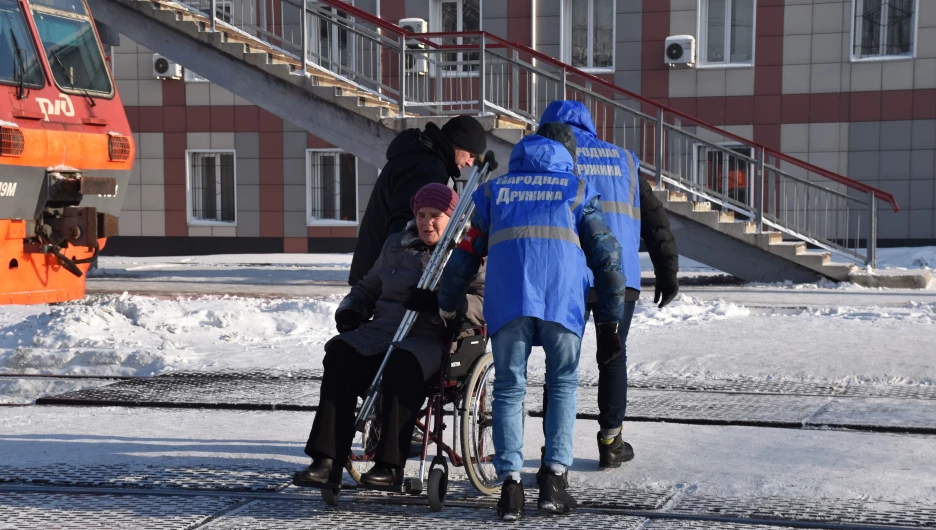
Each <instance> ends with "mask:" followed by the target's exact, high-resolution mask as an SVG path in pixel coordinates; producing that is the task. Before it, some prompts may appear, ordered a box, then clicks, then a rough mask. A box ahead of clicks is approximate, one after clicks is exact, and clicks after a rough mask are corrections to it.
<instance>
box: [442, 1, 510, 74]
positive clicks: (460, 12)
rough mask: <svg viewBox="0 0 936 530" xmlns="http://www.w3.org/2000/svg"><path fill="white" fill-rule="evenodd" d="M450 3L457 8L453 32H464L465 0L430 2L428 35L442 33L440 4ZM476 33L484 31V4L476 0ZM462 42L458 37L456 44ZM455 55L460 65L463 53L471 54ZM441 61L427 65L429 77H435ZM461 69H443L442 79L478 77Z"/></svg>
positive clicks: (460, 53) (461, 52)
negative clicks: (438, 63)
mask: <svg viewBox="0 0 936 530" xmlns="http://www.w3.org/2000/svg"><path fill="white" fill-rule="evenodd" d="M500 1H503V0H500ZM450 2H454V3H455V4H456V6H457V8H456V11H457V14H456V15H455V20H456V22H455V31H465V30H464V23H465V17H464V6H465V0H432V1H431V3H430V4H429V32H430V33H441V32H442V4H443V3H450ZM472 31H474V30H472ZM477 31H484V2H483V0H478V29H477ZM439 40H440V39H434V40H433V42H439ZM463 42H464V41H463V40H462V38H461V37H459V38H458V42H457V44H462V43H463ZM457 53H458V62H459V63H461V61H462V60H463V58H464V54H465V53H471V52H463V51H460V52H457ZM427 55H429V54H427ZM441 60H442V59H441V58H439V59H437V60H436V61H432V62H430V63H429V75H430V76H435V75H436V68H437V66H436V62H438V61H441ZM462 68H463V65H461V64H459V65H458V70H445V69H443V70H442V71H441V74H442V77H478V71H477V70H474V71H467V72H466V71H465V70H463V69H462ZM478 69H479V70H480V69H481V66H480V65H479V66H478Z"/></svg>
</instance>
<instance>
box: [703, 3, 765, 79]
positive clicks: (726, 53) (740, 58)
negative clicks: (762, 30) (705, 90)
mask: <svg viewBox="0 0 936 530" xmlns="http://www.w3.org/2000/svg"><path fill="white" fill-rule="evenodd" d="M754 11H755V7H754V0H699V64H700V65H702V66H705V65H716V66H730V65H740V66H751V65H753V64H754Z"/></svg>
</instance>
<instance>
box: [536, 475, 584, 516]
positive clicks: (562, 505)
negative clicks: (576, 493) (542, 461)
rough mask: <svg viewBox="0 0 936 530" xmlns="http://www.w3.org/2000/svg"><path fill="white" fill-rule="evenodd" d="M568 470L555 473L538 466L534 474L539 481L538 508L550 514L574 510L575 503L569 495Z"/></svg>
mask: <svg viewBox="0 0 936 530" xmlns="http://www.w3.org/2000/svg"><path fill="white" fill-rule="evenodd" d="M568 476H569V474H568V471H567V472H565V473H563V474H561V475H557V474H556V473H554V472H552V471H551V470H549V469H545V468H540V471H539V472H538V473H537V474H536V479H537V480H536V481H537V483H539V509H540V510H543V511H544V512H547V513H552V514H564V513H571V512H574V511H575V508H576V506H577V503H576V502H575V499H573V498H572V496H571V495H569V492H567V491H566V488H568V486H569V479H568Z"/></svg>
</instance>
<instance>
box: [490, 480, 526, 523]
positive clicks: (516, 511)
mask: <svg viewBox="0 0 936 530" xmlns="http://www.w3.org/2000/svg"><path fill="white" fill-rule="evenodd" d="M523 501H524V500H523V484H521V483H520V482H517V481H516V480H514V479H512V478H508V479H507V480H505V481H504V485H503V486H501V497H500V501H498V502H497V516H498V517H500V518H501V519H502V520H504V521H519V520H520V519H522V518H523Z"/></svg>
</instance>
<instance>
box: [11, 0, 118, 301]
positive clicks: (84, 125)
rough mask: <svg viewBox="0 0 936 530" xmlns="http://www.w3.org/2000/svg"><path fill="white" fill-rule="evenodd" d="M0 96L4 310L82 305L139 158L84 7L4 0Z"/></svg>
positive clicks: (60, 0) (55, 0) (67, 0)
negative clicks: (71, 302)
mask: <svg viewBox="0 0 936 530" xmlns="http://www.w3.org/2000/svg"><path fill="white" fill-rule="evenodd" d="M0 93H5V94H6V97H0V305H3V304H41V303H52V302H62V301H66V300H75V299H79V298H82V297H83V296H84V293H85V274H86V273H87V271H88V267H89V266H90V263H91V261H92V260H93V259H94V257H95V256H96V254H97V253H98V252H100V250H101V249H103V247H104V243H105V241H106V239H107V238H108V237H111V236H114V235H117V215H118V214H119V213H120V207H121V205H122V204H123V197H124V194H125V193H126V191H127V185H128V183H129V180H130V170H131V169H132V166H133V159H134V145H133V137H132V135H131V132H130V125H129V123H128V122H127V116H126V114H125V113H124V109H123V105H122V104H121V102H120V98H119V97H118V95H117V90H116V87H115V85H114V81H113V78H112V77H111V74H110V71H109V69H108V68H107V65H106V62H105V58H104V53H103V49H102V47H101V41H100V37H99V36H98V34H97V30H96V28H95V24H94V22H93V21H92V19H91V17H90V12H89V11H88V8H87V5H86V4H85V3H84V1H83V0H33V1H29V2H27V1H17V0H0Z"/></svg>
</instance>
